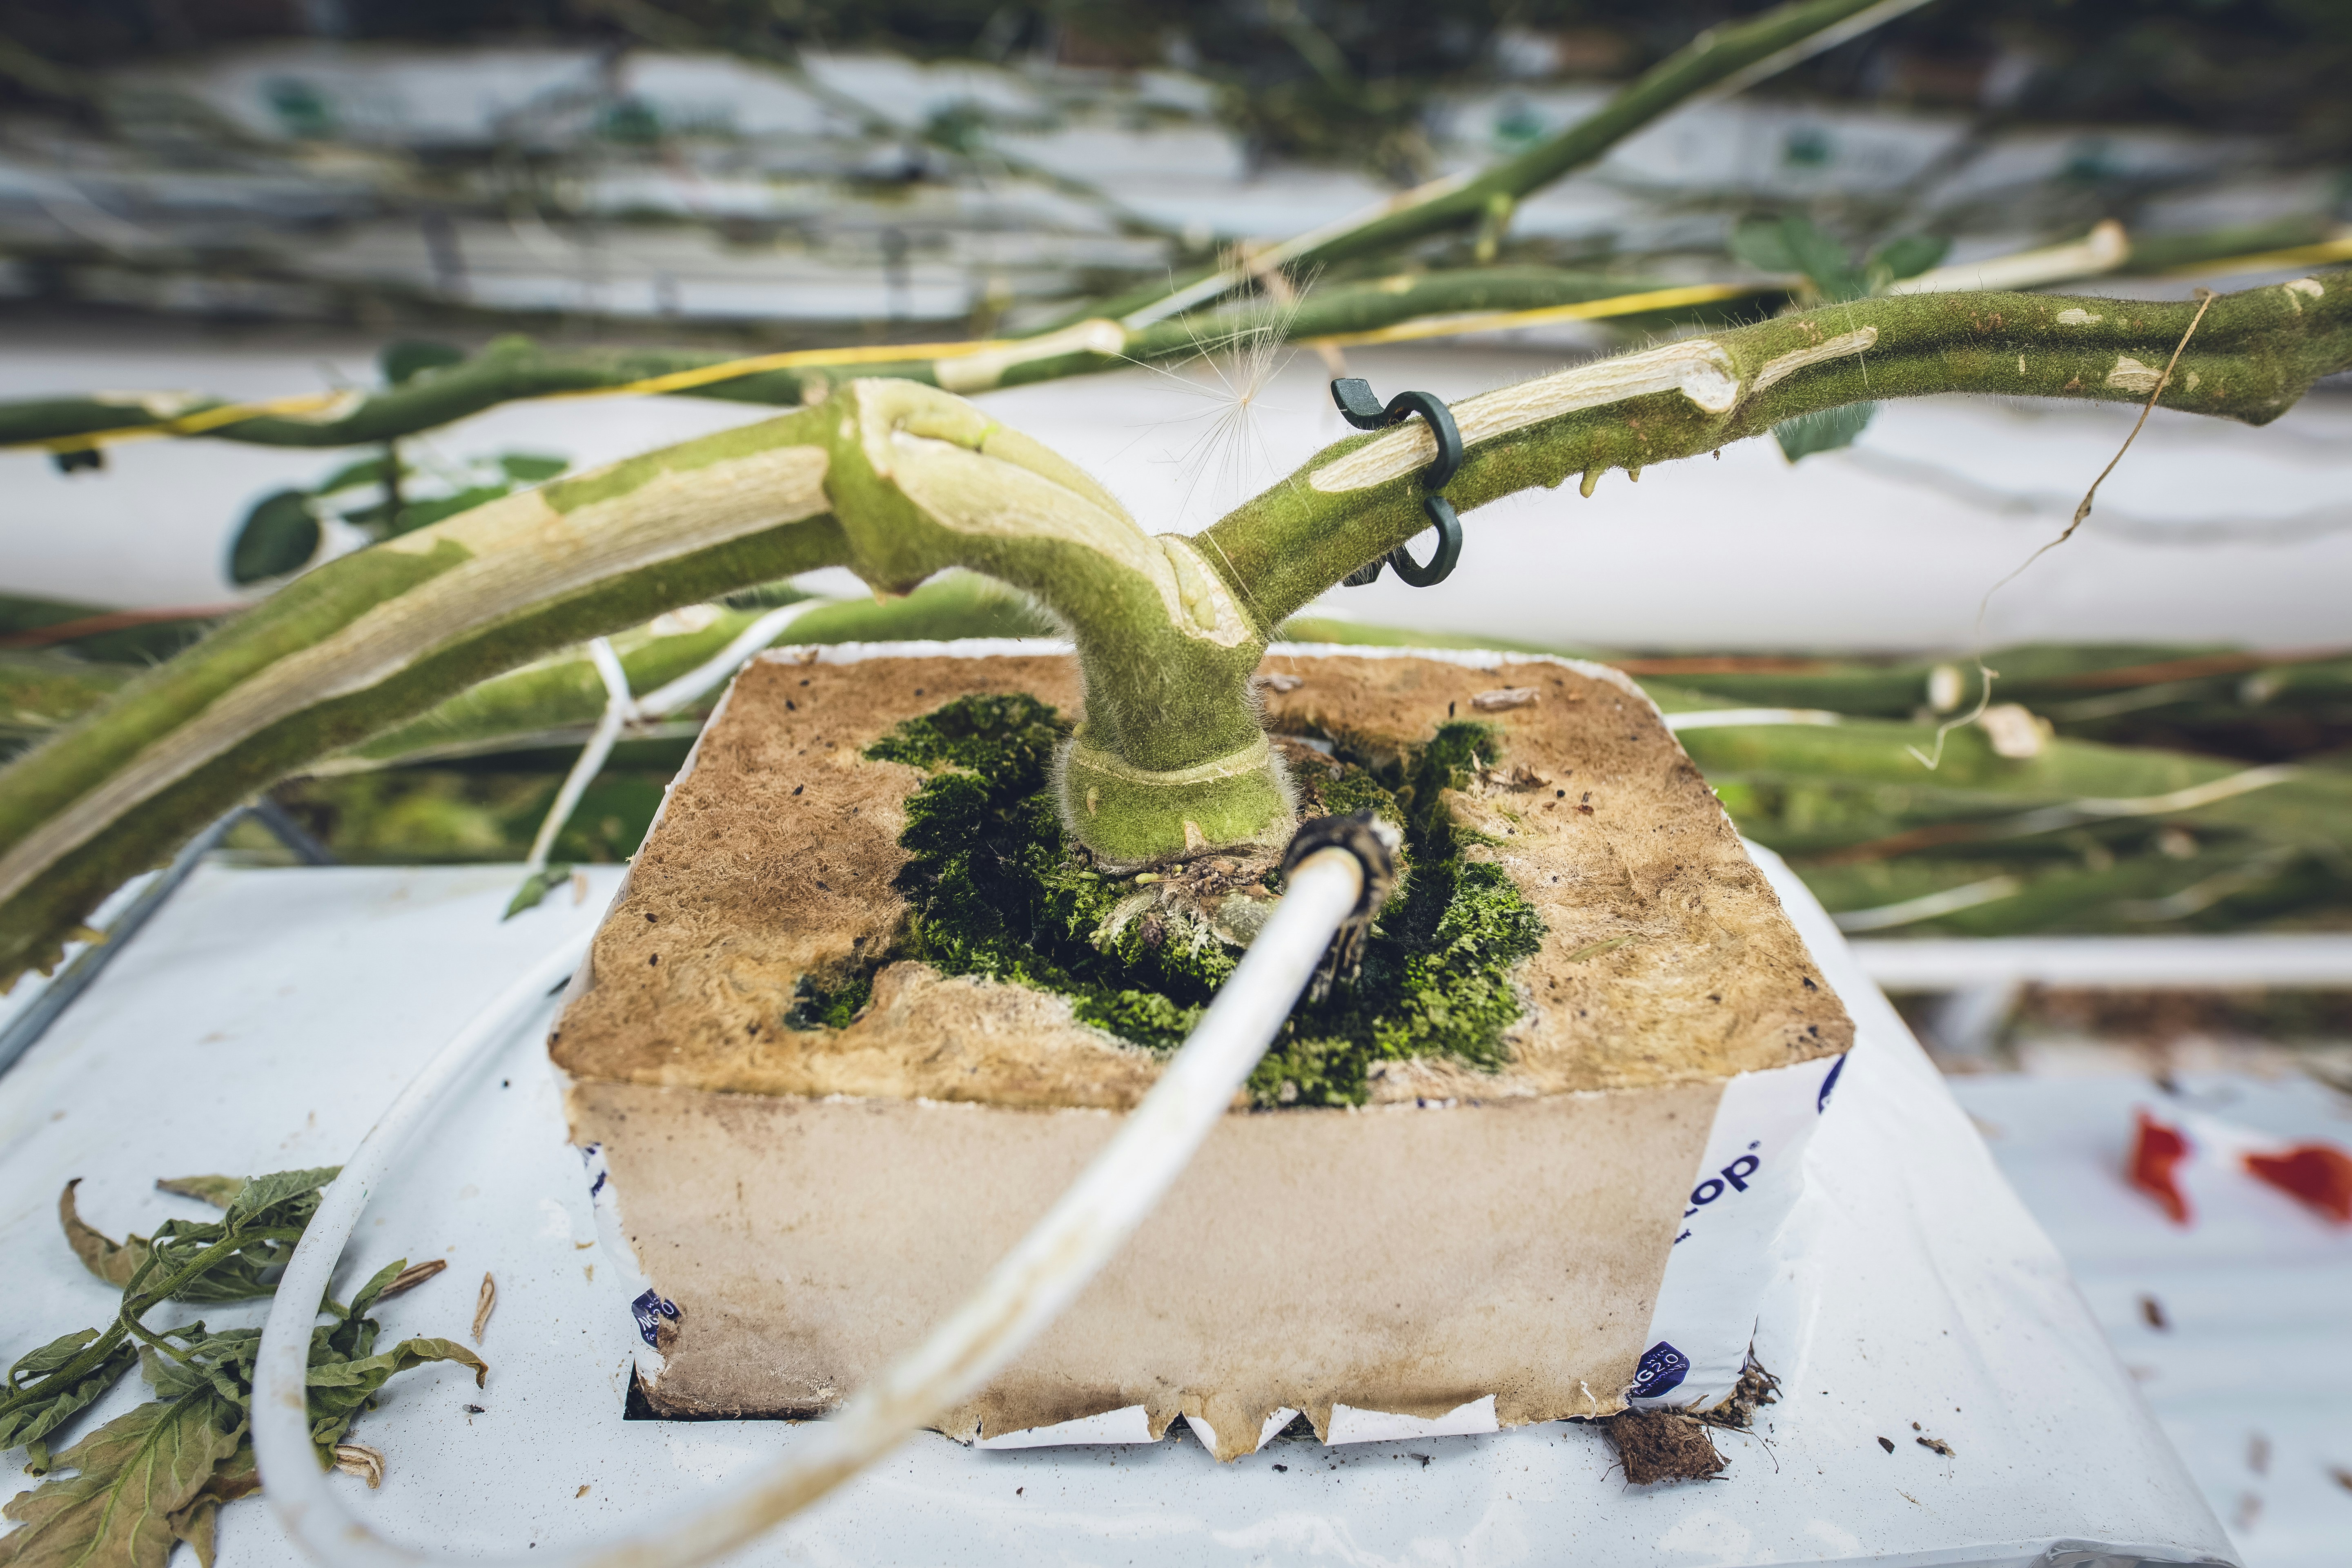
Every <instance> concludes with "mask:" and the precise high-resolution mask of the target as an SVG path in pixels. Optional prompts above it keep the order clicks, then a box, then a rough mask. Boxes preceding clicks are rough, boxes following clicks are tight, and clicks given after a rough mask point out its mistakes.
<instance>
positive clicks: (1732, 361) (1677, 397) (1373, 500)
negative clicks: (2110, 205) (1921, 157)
mask: <svg viewBox="0 0 2352 1568" xmlns="http://www.w3.org/2000/svg"><path fill="white" fill-rule="evenodd" d="M2198 309H2200V306H2199V305H2198V304H2195V303H2179V304H2158V303H2150V302H2147V301H2142V300H2086V299H2067V298H2063V297H2060V296H2054V295H2043V294H2000V293H1988V294H1923V295H1909V296H1891V297H1885V298H1879V299H1871V300H1853V301H1852V302H1850V303H1843V304H1837V305H1832V306H1827V307H1824V308H1822V309H1821V310H1811V311H1807V312H1804V313H1802V314H1798V315H1790V316H1783V317H1780V318H1778V319H1776V320H1773V321H1763V322H1759V323H1758V324H1756V325H1753V326H1748V327H1739V328H1734V329H1732V330H1729V331H1719V332H1713V333H1710V334H1708V335H1706V336H1705V337H1698V338H1688V339H1684V340H1681V341H1679V342H1670V343H1664V344H1661V345H1659V346H1658V347H1655V348H1652V349H1647V350H1644V351H1642V352H1640V353H1629V354H1621V355H1618V356H1616V357H1614V358H1612V359H1605V360H1599V361H1595V362H1593V363H1588V364H1584V365H1580V366H1577V367H1575V368H1573V369H1570V370H1565V371H1561V372H1559V373H1558V374H1553V375H1549V376H1543V377H1539V378H1538V379H1536V380H1534V381H1528V382H1522V383H1520V384H1517V385H1516V386H1507V387H1503V388H1500V389H1498V390H1496V391H1494V392H1487V393H1482V394H1479V395H1476V396H1474V397H1469V398H1465V399H1464V400H1463V401H1462V402H1460V403H1457V404H1454V405H1453V411H1454V419H1455V422H1456V424H1457V425H1458V426H1460V429H1461V432H1462V438H1463V441H1464V443H1465V447H1467V455H1466V457H1465V459H1464V462H1463V465H1462V467H1461V468H1460V469H1459V470H1458V471H1457V472H1456V473H1455V475H1454V478H1453V479H1452V481H1451V482H1450V483H1449V484H1448V485H1447V487H1446V492H1445V493H1446V496H1447V498H1448V499H1449V500H1452V501H1453V502H1454V507H1455V509H1456V510H1458V511H1467V510H1469V509H1470V508H1472V507H1476V506H1483V505H1485V504H1486V502H1488V501H1492V500H1499V499H1500V498H1501V497H1503V496H1506V495H1509V494H1512V493H1513V492H1515V491H1518V490H1523V489H1535V488H1538V487H1541V488H1545V489H1550V488H1554V487H1557V486H1558V485H1559V484H1560V483H1562V482H1563V481H1564V480H1566V479H1570V478H1571V477H1574V476H1579V475H1581V476H1583V479H1584V484H1585V485H1586V486H1588V487H1589V486H1590V485H1591V484H1592V483H1594V482H1596V481H1597V480H1598V479H1599V478H1600V476H1601V474H1602V473H1604V472H1606V471H1607V470H1609V469H1611V468H1623V469H1625V470H1627V471H1628V472H1629V473H1635V474H1638V473H1639V471H1640V470H1641V469H1642V468H1644V467H1646V466H1648V465H1650V464H1653V463H1662V462H1666V461H1670V460H1672V459H1675V458H1689V457H1696V456H1697V455H1699V454H1701V453H1705V452H1711V451H1714V450H1717V448H1719V447H1724V446H1726V445H1727V444H1729V443H1731V442H1733V441H1738V440H1743V439H1745V438H1747V437H1751V436H1760V435H1763V434H1765V433H1767V432H1769V430H1770V429H1771V428H1772V426H1775V425H1777V424H1779V423H1780V422H1781V421H1782V420H1785V419H1790V418H1794V417H1796V416H1799V415H1801V414H1808V413H1813V412H1816V411H1819V410H1822V409H1828V408H1836V407H1841V406H1843V405H1847V404H1851V403H1859V402H1864V401H1867V400H1870V399H1886V398H1895V397H1908V396H1923V395H1932V394H1944V393H1955V392H1962V393H1989V394H1999V395H2008V396H2027V397H2057V398H2076V399H2095V400H2099V401H2105V402H2128V403H2140V402H2144V401H2146V400H2147V396H2148V395H2149V394H2150V392H2152V391H2154V390H2156V388H2157V386H2158V381H2159V379H2160V378H2161V376H2162V373H2163V369H2164V366H2165V364H2166V363H2167V360H2168V357H2169V356H2170V355H2171V354H2172V353H2173V352H2174V350H2175V348H2176V347H2177V346H2179V343H2180V341H2181V339H2182V337H2183V335H2184V334H2185V332H2186V331H2187V329H2188V326H2189V321H2190V319H2191V317H2192V315H2193V314H2194V313H2195V312H2196V310H2198ZM2347 366H2352V272H2333V273H2326V274H2321V275H2319V276H2316V277H2313V278H2303V279H2295V280H2294V281H2293V282H2290V283H2284V284H2276V285H2272V286H2270V287H2266V288H2262V289H2248V290H2245V291H2243V292H2242V293H2238V294H2231V295H2226V296H2223V297H2221V298H2220V299H2217V300H2212V301H2211V302H2210V314H2209V315H2208V316H2207V317H2206V319H2205V321H2204V322H2203V323H2202V324H2201V325H2200V327H2199V329H2198V331H2197V334H2196V337H2195V339H2194V340H2193V341H2192V342H2189V345H2188V346H2187V348H2186V349H2185V350H2184V351H2183V352H2182V353H2181V357H2180V360H2179V365H2178V367H2177V369H2176V371H2175V374H2174V377H2173V379H2172V381H2171V382H2170V383H2169V384H2168V385H2166V386H2165V387H2164V389H2163V392H2162V394H2161V395H2160V397H2159V398H2158V401H2159V402H2161V403H2162V405H2164V406H2166V407H2168V408H2177V409H2181V410H2183V411H2185V412H2188V413H2192V414H2207V415H2214V416H2221V417H2223V418H2231V419H2239V420H2242V421H2244V422H2246V423H2248V424H2252V425H2261V424H2266V423H2268V422H2269V421H2270V420H2272V419H2274V418H2276V417H2277V416H2279V415H2281V414H2283V413H2284V412H2285V411H2286V410H2287V409H2288V408H2289V407H2291V406H2292V405H2294V402H2295V401H2296V400H2297V399H2298V398H2300V397H2301V396H2302V395H2303V394H2304V392H2305V390H2307V389H2308V388H2309V387H2310V385H2311V384H2312V383H2314V382H2315V381H2316V380H2318V379H2319V378H2320V377H2321V376H2324V375H2327V374H2334V373H2336V372H2338V371H2341V370H2344V369H2346V368H2347ZM1435 455H1436V447H1435V444H1434V442H1433V439H1432V437H1431V436H1430V435H1429V432H1428V429H1427V427H1426V426H1425V425H1423V423H1422V422H1420V421H1417V420H1416V421H1414V422H1413V423H1412V424H1411V425H1406V426H1397V427H1395V428H1393V429H1391V430H1388V431H1384V432H1381V433H1380V434H1377V435H1371V436H1358V437H1349V438H1348V439H1345V440H1342V441H1340V442H1339V443H1337V444H1335V445H1333V446H1331V447H1327V448H1325V449H1324V451H1322V452H1321V453H1318V455H1317V456H1316V457H1314V458H1311V459H1309V460H1308V461H1307V464H1306V465H1305V466H1303V467H1302V468H1299V469H1298V470H1297V472H1295V473H1293V474H1292V475H1291V476H1290V478H1288V479H1286V480H1284V481H1283V482H1281V483H1280V484H1278V485H1276V486H1275V487H1274V488H1273V489H1269V490H1267V491H1265V493H1264V494H1262V495H1260V496H1258V497H1256V498H1255V500H1250V501H1248V502H1245V503H1244V505H1242V506H1241V507H1239V508H1237V509H1236V510H1234V511H1233V512H1231V513H1229V514H1228V515H1227V516H1226V517H1224V518H1223V519H1222V520H1221V521H1218V522H1217V523H1215V524H1214V525H1213V526H1212V527H1211V528H1210V529H1209V530H1207V531H1206V532H1204V533H1203V534H1202V536H1201V538H1202V544H1203V545H1204V546H1205V547H1206V550H1205V553H1207V554H1208V555H1209V556H1210V557H1211V558H1213V559H1214V560H1216V561H1218V562H1219V563H1220V564H1221V568H1222V569H1224V570H1227V571H1229V572H1230V574H1231V576H1232V581H1233V582H1234V584H1235V586H1236V588H1237V590H1238V591H1240V592H1241V593H1243V594H1244V596H1245V597H1246V598H1247V600H1248V602H1249V604H1250V605H1251V607H1252V608H1253V610H1255V612H1256V613H1258V614H1259V615H1262V616H1266V617H1268V618H1269V619H1271V620H1274V621H1280V620H1282V619H1284V618H1286V617H1287V616H1291V615H1294V614H1296V613H1297V611H1298V610H1299V609H1300V608H1301V607H1303V606H1304V605H1306V604H1307V602H1308V601H1310V600H1312V599H1313V598H1314V597H1315V596H1316V595H1319V594H1321V593H1322V592H1323V591H1324V590H1325V589H1326V588H1327V587H1328V586H1329V585H1330V584H1333V583H1335V582H1339V581H1340V580H1342V579H1343V578H1344V577H1345V576H1346V575H1347V574H1349V573H1350V572H1352V571H1354V570H1356V569H1357V568H1358V567H1360V566H1361V565H1363V564H1364V563H1367V562H1370V561H1376V560H1379V559H1381V557H1382V556H1384V555H1385V554H1386V553H1387V552H1389V551H1391V550H1392V549H1394V548H1395V547H1396V546H1398V545H1399V544H1402V543H1404V542H1407V541H1408V540H1410V539H1412V537H1413V536H1414V535H1416V534H1418V533H1419V532H1421V531H1423V529H1424V528H1426V527H1427V526H1428V522H1427V519H1426V518H1425V517H1424V516H1423V512H1422V509H1421V500H1420V491H1419V489H1418V484H1417V480H1416V478H1415V476H1416V475H1417V474H1418V473H1419V471H1420V470H1421V469H1422V468H1423V466H1424V465H1426V464H1427V463H1428V462H1430V461H1431V460H1432V459H1433V458H1434V457H1435ZM1587 493H1590V491H1589V489H1588V490H1587Z"/></svg>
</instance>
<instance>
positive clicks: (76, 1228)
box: [58, 1176, 148, 1289]
mask: <svg viewBox="0 0 2352 1568" xmlns="http://www.w3.org/2000/svg"><path fill="white" fill-rule="evenodd" d="M80 1185H81V1178H80V1177H79V1176H76V1177H75V1178H74V1179H73V1180H72V1181H70V1182H68V1183H67V1184H66V1190H65V1191H64V1192H62V1193H59V1194H58V1224H59V1225H61V1226H64V1227H65V1232H66V1245H67V1246H68V1247H72V1248H73V1253H74V1256H75V1257H76V1258H80V1259H81V1266H82V1267H83V1268H87V1269H89V1271H90V1272H91V1273H92V1274H95V1275H97V1276H98V1277H99V1278H100V1279H103V1280H105V1281H106V1282H107V1283H108V1284H109V1285H112V1286H114V1287H116V1288H117V1289H120V1288H121V1287H122V1286H125V1285H128V1284H130V1283H131V1276H132V1275H133V1274H136V1273H138V1272H139V1266H140V1265H141V1264H142V1263H144V1262H146V1261H147V1254H148V1242H147V1238H146V1237H143V1236H132V1237H124V1238H123V1239H122V1240H121V1241H120V1242H115V1241H110V1240H109V1239H108V1238H107V1237H105V1236H104V1235H102V1234H100V1232H99V1231H97V1230H95V1229H93V1228H91V1227H90V1226H88V1225H86V1224H84V1223H83V1222H82V1217H81V1215H80V1213H79V1211H78V1210H77V1209H76V1208H75V1207H74V1189H75V1188H76V1187H78V1186H80Z"/></svg>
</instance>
